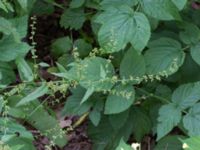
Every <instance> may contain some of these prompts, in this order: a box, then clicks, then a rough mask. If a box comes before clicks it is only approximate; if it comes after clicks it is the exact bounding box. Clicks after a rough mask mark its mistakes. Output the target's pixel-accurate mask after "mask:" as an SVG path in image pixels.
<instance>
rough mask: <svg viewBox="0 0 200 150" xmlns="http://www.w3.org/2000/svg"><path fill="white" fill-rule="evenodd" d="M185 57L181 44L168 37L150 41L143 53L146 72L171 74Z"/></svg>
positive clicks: (162, 74)
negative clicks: (147, 48)
mask: <svg viewBox="0 0 200 150" xmlns="http://www.w3.org/2000/svg"><path fill="white" fill-rule="evenodd" d="M184 58H185V54H184V52H183V51H182V50H181V45H180V43H179V42H177V41H176V40H173V39H170V38H160V39H157V40H155V41H152V42H150V44H149V50H147V52H146V53H145V62H146V69H147V74H150V75H161V76H166V75H171V74H173V73H174V72H176V71H177V70H178V69H179V67H180V66H181V65H182V64H183V61H184Z"/></svg>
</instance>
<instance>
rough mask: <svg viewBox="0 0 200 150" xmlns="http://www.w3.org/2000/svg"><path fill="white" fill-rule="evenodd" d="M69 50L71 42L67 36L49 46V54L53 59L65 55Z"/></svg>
mask: <svg viewBox="0 0 200 150" xmlns="http://www.w3.org/2000/svg"><path fill="white" fill-rule="evenodd" d="M71 49H72V41H71V39H70V38H69V37H68V36H67V37H61V38H58V39H56V40H55V41H54V42H53V43H52V44H51V53H52V55H53V56H54V57H59V56H61V55H63V54H66V53H67V52H69V51H70V50H71Z"/></svg>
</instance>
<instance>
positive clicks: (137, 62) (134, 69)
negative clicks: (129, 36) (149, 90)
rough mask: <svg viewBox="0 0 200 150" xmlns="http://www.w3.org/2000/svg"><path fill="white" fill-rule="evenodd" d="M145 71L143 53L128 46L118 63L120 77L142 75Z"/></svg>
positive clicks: (126, 77)
mask: <svg viewBox="0 0 200 150" xmlns="http://www.w3.org/2000/svg"><path fill="white" fill-rule="evenodd" d="M145 72H146V65H145V61H144V57H143V55H139V54H138V52H137V51H135V50H134V49H132V48H130V49H129V50H128V51H127V52H126V54H125V55H124V57H123V59H122V61H121V64H120V76H121V78H125V79H129V78H130V77H133V78H136V77H142V76H143V75H144V74H145ZM134 82H135V83H138V81H134Z"/></svg>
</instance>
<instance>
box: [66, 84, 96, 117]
mask: <svg viewBox="0 0 200 150" xmlns="http://www.w3.org/2000/svg"><path fill="white" fill-rule="evenodd" d="M85 91H86V90H85V89H84V88H81V87H77V88H76V89H73V90H72V95H71V96H69V97H68V98H67V101H66V103H65V106H64V108H63V110H62V115H63V116H69V115H82V114H84V113H85V112H87V111H89V110H90V108H91V106H92V103H91V101H86V102H85V103H82V104H81V100H82V98H83V96H84V94H85Z"/></svg>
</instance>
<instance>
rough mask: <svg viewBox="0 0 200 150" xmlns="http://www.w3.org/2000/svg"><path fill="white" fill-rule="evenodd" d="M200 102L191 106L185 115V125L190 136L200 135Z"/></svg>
mask: <svg viewBox="0 0 200 150" xmlns="http://www.w3.org/2000/svg"><path fill="white" fill-rule="evenodd" d="M199 124H200V103H197V104H195V105H194V106H193V107H192V108H190V110H189V113H188V114H186V115H185V116H184V117H183V125H184V127H185V128H186V129H187V130H188V133H189V135H190V136H200V126H199Z"/></svg>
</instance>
